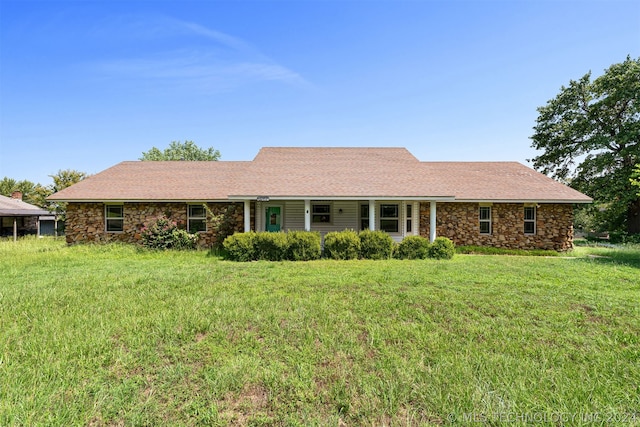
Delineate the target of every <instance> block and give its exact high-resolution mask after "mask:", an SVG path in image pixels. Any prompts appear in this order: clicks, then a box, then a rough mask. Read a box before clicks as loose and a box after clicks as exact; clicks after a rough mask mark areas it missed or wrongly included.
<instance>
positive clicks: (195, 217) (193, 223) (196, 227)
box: [187, 205, 207, 233]
mask: <svg viewBox="0 0 640 427" xmlns="http://www.w3.org/2000/svg"><path fill="white" fill-rule="evenodd" d="M187 224H188V225H187V227H188V229H189V233H199V232H204V231H207V212H206V210H205V208H204V206H202V205H189V215H188V218H187Z"/></svg>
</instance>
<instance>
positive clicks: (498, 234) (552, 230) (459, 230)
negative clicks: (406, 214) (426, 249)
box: [420, 203, 573, 251]
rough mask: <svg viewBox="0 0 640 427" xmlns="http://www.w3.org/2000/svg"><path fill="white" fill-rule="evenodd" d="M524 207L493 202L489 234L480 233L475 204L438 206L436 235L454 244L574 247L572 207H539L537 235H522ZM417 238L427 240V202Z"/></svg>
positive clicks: (423, 206)
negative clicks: (425, 238) (419, 236)
mask: <svg viewBox="0 0 640 427" xmlns="http://www.w3.org/2000/svg"><path fill="white" fill-rule="evenodd" d="M524 206H525V205H524V204H522V203H493V204H492V205H491V222H492V224H491V228H492V230H491V234H489V235H486V234H480V225H479V207H480V204H478V203H437V204H436V236H444V237H448V238H449V239H451V240H452V241H453V242H454V243H455V244H456V245H474V246H493V247H498V248H506V249H548V250H555V251H567V250H570V249H571V248H572V247H573V206H572V205H571V204H568V203H567V204H539V205H538V208H537V209H536V234H534V235H529V234H524ZM420 235H422V236H424V237H429V203H421V204H420Z"/></svg>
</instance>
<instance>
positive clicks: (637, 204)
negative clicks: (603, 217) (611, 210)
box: [627, 199, 640, 234]
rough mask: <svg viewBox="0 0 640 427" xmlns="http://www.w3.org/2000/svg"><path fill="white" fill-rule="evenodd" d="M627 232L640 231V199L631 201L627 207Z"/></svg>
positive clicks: (635, 232)
mask: <svg viewBox="0 0 640 427" xmlns="http://www.w3.org/2000/svg"><path fill="white" fill-rule="evenodd" d="M627 232H628V233H629V234H638V233H640V199H637V200H635V201H633V202H631V203H630V204H629V207H628V208H627Z"/></svg>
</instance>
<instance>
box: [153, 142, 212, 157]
mask: <svg viewBox="0 0 640 427" xmlns="http://www.w3.org/2000/svg"><path fill="white" fill-rule="evenodd" d="M219 158H220V152H219V151H218V150H215V149H214V148H213V147H209V148H207V149H205V148H200V147H198V146H197V145H196V144H195V143H194V142H193V141H185V142H180V141H171V144H169V147H168V148H165V149H164V150H163V151H161V150H160V149H158V148H156V147H152V148H151V150H149V151H146V152H143V153H142V157H140V160H152V161H159V160H191V161H195V160H205V161H208V160H218V159H219Z"/></svg>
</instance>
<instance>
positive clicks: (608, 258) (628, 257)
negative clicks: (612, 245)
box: [587, 249, 640, 268]
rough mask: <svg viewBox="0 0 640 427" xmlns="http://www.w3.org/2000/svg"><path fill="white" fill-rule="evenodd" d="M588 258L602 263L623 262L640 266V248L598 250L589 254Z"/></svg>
mask: <svg viewBox="0 0 640 427" xmlns="http://www.w3.org/2000/svg"><path fill="white" fill-rule="evenodd" d="M587 258H589V259H590V260H592V261H595V262H598V263H602V264H622V265H627V266H629V267H634V268H640V249H613V250H608V251H606V252H605V251H603V252H600V251H598V252H594V253H593V254H589V255H587Z"/></svg>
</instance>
